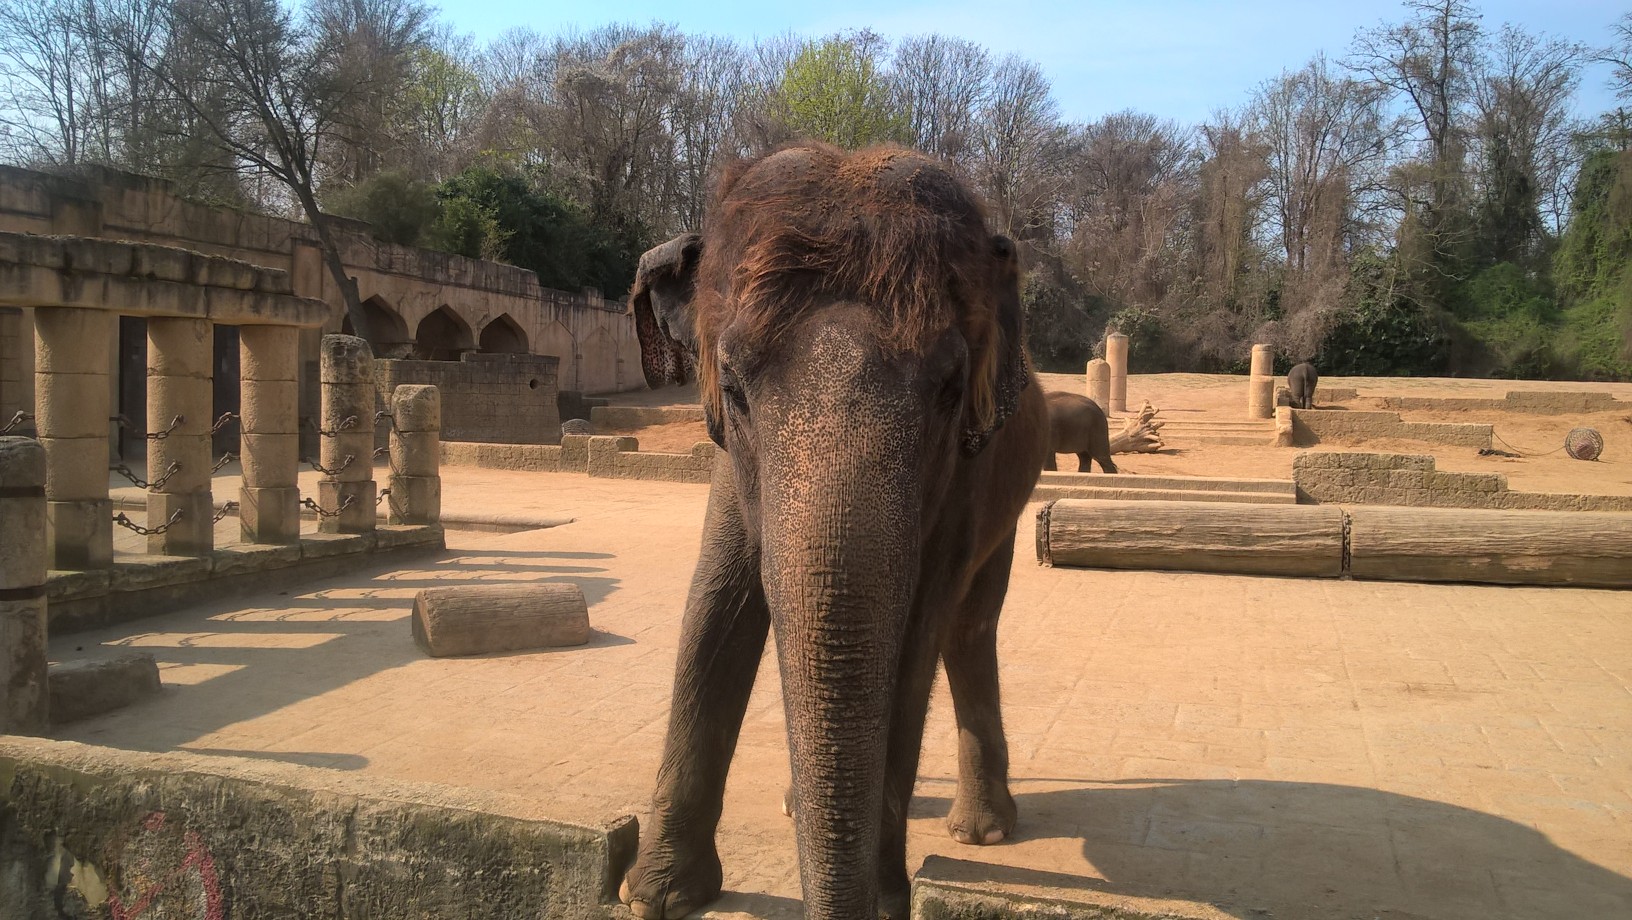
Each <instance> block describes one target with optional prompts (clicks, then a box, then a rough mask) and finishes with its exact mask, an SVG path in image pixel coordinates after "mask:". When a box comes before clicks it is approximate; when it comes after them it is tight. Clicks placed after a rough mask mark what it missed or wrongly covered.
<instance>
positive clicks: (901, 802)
mask: <svg viewBox="0 0 1632 920" xmlns="http://www.w3.org/2000/svg"><path fill="white" fill-rule="evenodd" d="M985 221H986V216H985V213H984V211H983V209H982V207H981V205H980V204H979V203H978V201H977V198H976V196H975V195H974V194H973V193H972V192H970V191H969V190H968V189H967V188H966V187H965V186H964V185H963V184H962V183H961V182H960V181H959V180H957V179H956V178H954V177H953V176H952V174H951V173H950V172H949V171H948V170H947V169H946V168H945V167H943V166H941V165H940V164H938V163H937V162H935V161H933V160H931V159H928V158H926V157H924V156H922V155H919V154H916V153H911V152H908V151H905V150H900V149H895V148H874V149H870V150H864V151H860V152H856V153H845V152H842V151H839V150H837V149H834V148H831V147H827V146H822V145H813V144H806V145H798V146H793V147H790V148H786V149H783V150H780V151H778V152H776V153H773V154H771V155H769V156H767V157H764V158H762V159H759V160H756V161H750V162H746V163H743V164H738V165H736V166H734V167H732V168H729V169H728V170H726V171H725V173H724V174H723V175H722V176H721V178H720V181H719V183H718V187H717V190H716V192H715V199H714V201H713V203H712V207H711V209H710V212H709V217H708V218H707V221H706V223H705V227H704V231H703V233H702V234H700V235H688V236H684V237H680V238H678V239H676V240H673V241H671V242H669V243H666V244H664V245H662V246H659V247H657V248H656V249H653V250H652V251H650V252H648V253H646V254H645V255H644V256H642V257H641V261H640V268H639V272H638V274H637V277H636V281H635V287H634V290H633V292H632V294H631V297H630V309H631V311H632V312H633V313H634V316H635V320H636V329H637V332H638V333H639V337H640V340H641V347H642V356H643V359H644V361H645V366H646V370H647V374H648V380H649V381H651V382H652V383H653V384H654V385H658V384H661V383H663V382H665V381H684V380H685V379H686V378H687V377H688V376H690V374H691V373H692V371H693V369H695V373H696V376H697V379H698V384H699V390H700V394H701V399H702V402H703V406H704V412H705V416H706V420H707V423H708V429H709V434H710V436H711V437H712V438H713V439H714V441H715V443H717V444H719V445H720V446H721V447H723V448H724V453H723V455H722V459H721V461H720V462H719V463H717V464H716V467H715V470H714V477H713V485H712V490H711V493H710V498H709V506H708V514H707V519H706V521H705V523H704V532H703V544H702V550H701V553H700V556H699V559H698V563H697V570H696V574H695V575H694V577H693V580H692V585H691V593H690V596H689V597H688V599H687V601H686V611H685V617H684V621H683V626H682V634H681V640H680V648H679V652H678V662H677V666H676V673H675V682H674V698H673V705H672V708H671V710H670V721H669V728H668V736H667V740H666V742H665V745H664V750H663V757H662V761H661V765H660V767H659V770H658V778H657V789H656V792H655V794H654V796H653V800H652V815H651V818H650V822H649V824H648V825H647V826H646V827H645V828H644V829H643V833H642V835H641V841H640V851H639V855H638V857H637V859H636V861H635V864H634V865H633V866H632V867H631V868H630V870H629V873H628V876H627V877H626V878H625V880H624V885H623V889H622V898H623V900H624V901H625V902H626V903H628V904H629V905H630V907H631V909H632V910H633V911H634V913H635V914H636V915H637V916H640V917H643V918H653V917H677V916H681V915H684V914H687V913H690V912H692V911H695V910H698V909H700V908H702V907H703V906H705V905H706V904H708V902H710V901H712V900H713V899H714V898H715V897H716V896H717V895H718V894H719V893H720V886H721V867H720V861H719V855H718V852H717V850H716V848H715V842H714V835H715V829H716V827H717V825H718V823H719V818H720V811H721V807H722V799H723V796H724V790H725V780H726V771H727V768H728V767H729V765H730V762H731V757H732V753H733V751H734V749H735V747H736V742H737V737H738V732H739V730H740V728H741V725H742V718H743V713H744V710H745V709H746V707H747V704H748V697H749V692H750V690H751V689H752V687H753V681H754V674H755V671H756V666H757V664H758V661H759V658H760V655H761V654H762V652H763V649H764V645H765V638H766V634H767V630H773V629H774V630H775V632H776V650H777V659H778V663H779V664H780V670H781V679H782V692H783V699H784V702H785V709H786V713H787V724H788V747H789V755H790V759H791V761H792V774H793V787H792V796H793V799H794V802H793V806H794V807H793V811H794V821H795V826H796V830H797V837H798V845H799V867H800V879H801V883H802V886H803V890H804V904H805V915H806V916H807V917H812V918H844V920H874V918H875V917H876V916H877V914H878V912H879V911H880V910H881V909H882V911H883V912H884V913H885V914H887V915H889V916H893V917H897V918H904V917H905V915H906V910H907V900H908V879H907V872H906V819H907V804H908V800H909V798H910V797H911V795H912V789H913V783H914V781H915V779H916V777H917V772H918V755H919V748H920V746H921V744H922V737H923V728H924V719H925V714H926V710H927V707H928V700H929V692H930V687H931V684H932V681H933V678H934V674H935V665H936V659H937V657H939V658H940V659H941V660H943V661H944V662H945V666H946V674H947V681H948V684H949V685H950V687H951V691H952V697H953V703H954V707H955V710H956V716H957V723H958V742H959V755H958V759H959V777H958V791H957V797H956V800H955V801H954V803H953V805H952V808H951V812H950V815H949V817H948V825H949V829H950V831H951V833H952V835H953V836H954V837H955V838H957V839H958V840H961V841H964V842H966V843H974V844H981V843H994V842H997V841H999V840H1001V839H1003V838H1004V837H1005V836H1006V835H1008V834H1010V833H1011V832H1012V830H1013V828H1014V821H1015V809H1014V800H1013V798H1012V797H1011V796H1010V794H1009V789H1008V748H1007V742H1006V741H1005V739H1004V735H1003V724H1002V719H1001V716H1000V713H999V707H998V674H997V648H996V635H997V630H996V620H997V616H998V613H999V610H1000V609H1001V607H1002V604H1003V597H1004V594H1005V593H1006V592H1007V590H1008V581H1009V570H1010V566H1011V564H1012V558H1013V554H1014V539H1015V525H1016V522H1017V520H1018V518H1019V515H1020V513H1021V511H1022V510H1023V509H1024V508H1025V504H1026V501H1027V499H1028V497H1029V496H1030V494H1031V489H1032V486H1033V485H1034V484H1035V482H1036V479H1037V476H1038V473H1039V471H1040V470H1041V469H1042V465H1043V459H1044V456H1045V454H1046V453H1047V451H1048V428H1047V425H1048V419H1047V412H1046V409H1045V407H1044V403H1043V396H1042V393H1041V391H1040V388H1039V386H1038V385H1037V382H1036V380H1035V378H1034V376H1033V374H1032V372H1031V369H1030V366H1029V363H1028V361H1027V358H1026V355H1025V353H1024V350H1023V349H1024V346H1023V342H1024V341H1025V336H1024V332H1023V329H1022V315H1021V305H1020V289H1019V277H1020V276H1019V264H1018V258H1017V256H1016V253H1015V248H1014V246H1013V244H1012V243H1010V241H1009V240H1008V239H1006V238H1005V237H1002V236H993V235H992V234H991V233H990V232H989V231H988V230H987V229H986V223H985Z"/></svg>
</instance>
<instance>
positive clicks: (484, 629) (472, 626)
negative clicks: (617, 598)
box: [413, 582, 590, 658]
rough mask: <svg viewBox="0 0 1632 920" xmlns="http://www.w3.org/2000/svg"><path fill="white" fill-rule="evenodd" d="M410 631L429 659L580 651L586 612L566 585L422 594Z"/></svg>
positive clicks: (475, 587) (416, 599) (585, 635)
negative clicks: (569, 648) (543, 650)
mask: <svg viewBox="0 0 1632 920" xmlns="http://www.w3.org/2000/svg"><path fill="white" fill-rule="evenodd" d="M413 631H414V642H415V643H416V644H417V645H419V647H420V648H421V649H422V650H424V652H425V654H427V655H430V656H431V657H433V658H447V657H449V656H454V655H485V654H488V653H489V652H513V651H520V650H522V649H535V648H551V647H554V646H559V645H583V644H584V643H585V642H588V641H589V637H590V629H589V608H588V606H587V605H586V604H585V603H584V592H583V591H582V590H580V589H579V587H578V586H577V585H574V584H569V583H566V582H547V583H544V584H533V585H480V586H478V585H465V586H459V587H449V588H426V589H424V590H423V591H420V592H419V593H418V594H416V595H414V615H413Z"/></svg>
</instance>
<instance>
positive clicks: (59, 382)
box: [34, 307, 114, 569]
mask: <svg viewBox="0 0 1632 920" xmlns="http://www.w3.org/2000/svg"><path fill="white" fill-rule="evenodd" d="M113 321H114V314H112V313H109V312H106V311H103V310H86V309H82V308H78V307H40V308H38V309H36V310H35V311H34V384H35V386H34V389H35V410H34V412H35V430H37V431H38V432H39V435H40V446H42V447H44V448H45V530H46V542H47V544H48V546H49V552H50V559H49V565H50V567H51V568H54V569H101V568H107V567H109V566H111V565H113V503H112V502H110V501H109V500H108V417H109V415H110V414H111V413H110V412H109V409H108V406H109V402H108V367H109V363H110V362H111V360H112V353H111V351H110V350H109V347H108V343H109V340H110V338H111V332H110V330H111V328H112V325H113Z"/></svg>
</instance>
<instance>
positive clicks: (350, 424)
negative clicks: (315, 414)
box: [301, 415, 357, 438]
mask: <svg viewBox="0 0 1632 920" xmlns="http://www.w3.org/2000/svg"><path fill="white" fill-rule="evenodd" d="M301 421H303V422H305V423H306V427H308V428H310V429H312V430H313V431H315V432H317V433H318V434H320V435H322V436H323V437H325V438H332V437H334V436H335V435H337V434H339V433H341V432H342V431H350V430H351V429H353V428H356V427H357V416H355V415H348V416H346V417H345V418H343V419H341V420H340V424H338V425H336V426H335V427H334V429H333V430H332V431H331V430H327V429H324V428H320V427H318V424H317V422H316V421H314V420H313V419H312V417H311V416H309V415H308V416H306V417H305V418H303V419H301Z"/></svg>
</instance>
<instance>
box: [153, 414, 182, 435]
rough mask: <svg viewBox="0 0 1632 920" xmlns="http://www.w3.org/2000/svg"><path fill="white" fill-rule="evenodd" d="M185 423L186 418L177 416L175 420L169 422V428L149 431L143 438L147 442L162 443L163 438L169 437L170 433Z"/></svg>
mask: <svg viewBox="0 0 1632 920" xmlns="http://www.w3.org/2000/svg"><path fill="white" fill-rule="evenodd" d="M186 421H187V416H185V415H178V416H176V417H175V418H173V419H171V420H170V427H169V428H166V429H164V430H163V431H149V432H148V433H147V434H146V435H145V437H146V438H147V439H148V440H149V441H162V440H164V439H165V438H168V437H170V434H171V432H173V431H175V430H176V429H177V428H180V427H181V426H182V425H183V424H185V423H186Z"/></svg>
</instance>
